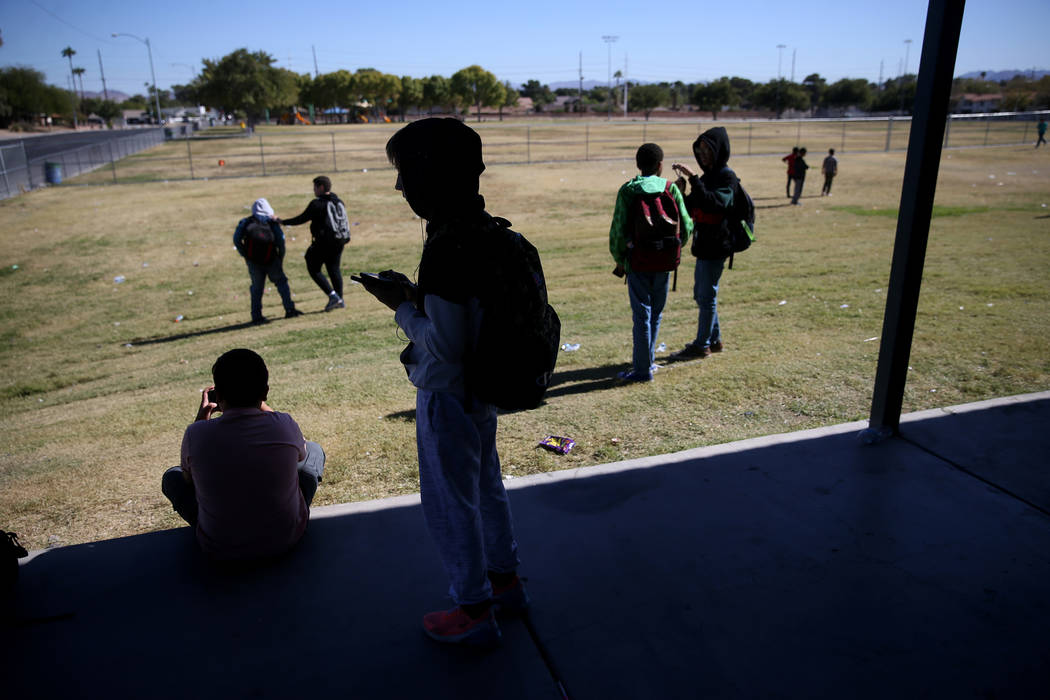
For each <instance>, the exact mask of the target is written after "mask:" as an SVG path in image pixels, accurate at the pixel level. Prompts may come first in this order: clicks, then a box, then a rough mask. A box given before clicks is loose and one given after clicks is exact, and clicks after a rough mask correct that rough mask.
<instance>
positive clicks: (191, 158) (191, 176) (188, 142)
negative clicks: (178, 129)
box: [186, 136, 196, 180]
mask: <svg viewBox="0 0 1050 700" xmlns="http://www.w3.org/2000/svg"><path fill="white" fill-rule="evenodd" d="M186 157H187V158H189V161H190V179H191V180H194V179H196V178H194V177H193V151H192V149H191V148H190V137H189V136H187V137H186Z"/></svg>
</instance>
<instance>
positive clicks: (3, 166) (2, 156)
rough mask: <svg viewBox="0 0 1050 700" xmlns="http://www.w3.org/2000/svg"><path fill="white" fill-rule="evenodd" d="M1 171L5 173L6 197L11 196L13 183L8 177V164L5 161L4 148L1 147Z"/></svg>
mask: <svg viewBox="0 0 1050 700" xmlns="http://www.w3.org/2000/svg"><path fill="white" fill-rule="evenodd" d="M0 171H3V173H4V192H5V195H4V196H5V197H10V196H11V183H10V182H9V181H8V179H7V165H6V163H4V149H3V148H2V147H0Z"/></svg>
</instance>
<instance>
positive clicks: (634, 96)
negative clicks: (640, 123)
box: [627, 84, 671, 121]
mask: <svg viewBox="0 0 1050 700" xmlns="http://www.w3.org/2000/svg"><path fill="white" fill-rule="evenodd" d="M670 101H671V91H670V90H668V89H667V88H666V87H665V86H663V85H656V84H652V85H636V86H633V87H631V88H630V91H629V92H628V93H627V103H628V109H630V110H631V111H633V112H645V119H646V121H648V120H649V115H650V114H652V113H653V110H654V109H656V108H657V107H659V106H661V105H665V104H668V103H669V102H670Z"/></svg>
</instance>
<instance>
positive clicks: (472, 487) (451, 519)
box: [354, 118, 528, 645]
mask: <svg viewBox="0 0 1050 700" xmlns="http://www.w3.org/2000/svg"><path fill="white" fill-rule="evenodd" d="M386 152H387V156H388V157H389V158H390V162H391V163H392V164H393V165H394V167H395V168H396V169H397V173H398V174H397V182H396V184H395V186H394V187H395V189H397V190H398V191H400V192H401V194H402V195H403V196H404V198H405V199H406V200H407V201H408V204H409V206H410V207H411V208H412V211H413V212H415V213H416V215H418V216H419V217H420V218H421V219H423V220H425V221H426V222H427V227H426V230H427V238H426V243H425V244H424V246H423V254H422V258H421V259H420V262H419V268H418V269H419V273H418V274H419V277H418V286H416V285H414V284H412V283H411V281H409V279H408V278H407V277H406V276H405V275H402V274H400V273H395V272H392V271H387V272H384V273H381V274H380V276H378V277H376V276H371V275H364V274H363V275H362V276H361V277H360V278H357V277H355V278H354V279H355V281H356V280H359V281H360V282H361V283H362V284H363V285H364V287H365V290H366V291H368V292H370V293H371V294H373V295H374V296H375V297H376V298H377V299H378V300H379V301H380V302H382V303H383V304H385V305H386V306H387V307H389V308H390V309H391V310H392V311H394V312H395V314H394V319H395V321H396V322H397V325H398V326H399V327H400V328H401V330H402V331H403V332H404V333H405V335H406V336H408V338H409V339H410V340H411V341H412V342H411V343H410V344H409V346H408V347H407V348H406V349H405V350H404V351H403V352H402V353H401V361H402V362H403V363H404V365H405V369H406V370H407V372H408V378H409V381H411V382H412V384H413V385H415V387H416V449H417V452H418V456H419V490H420V500H421V501H422V506H423V515H424V518H425V520H426V525H427V529H428V531H429V533H430V536H431V538H432V539H433V540H434V542H435V543H436V544H437V548H438V552H439V554H440V556H441V560H442V563H443V564H444V568H445V572H446V574H447V575H448V578H449V580H450V588H449V591H450V593H451V595H452V600H453V602H454V603H455V607H452V608H450V609H448V610H439V611H437V612H432V613H429V614H427V615H425V616H424V617H423V631H424V632H425V633H426V634H427V635H428V636H429V637H431V638H432V639H435V640H437V641H439V642H448V643H459V644H470V645H490V644H494V643H495V642H497V641H498V640H499V638H500V630H499V625H498V624H497V622H496V617H495V612H496V611H497V610H499V611H500V612H501V614H507V613H514V612H521V611H523V610H524V609H525V607H526V606H527V605H528V596H527V595H526V592H525V587H524V586H523V585H522V582H521V579H520V578H518V575H517V567H518V545H517V542H516V541H515V539H514V526H513V523H512V519H511V513H510V504H509V502H508V499H507V492H506V490H505V489H504V487H503V480H502V475H501V473H500V462H499V455H498V454H497V453H496V409H495V407H494V406H492V405H491V404H488V403H485V402H484V401H482V400H481V399H479V398H478V397H477V396H476V395H474V394H473V392H471V391H470V390H469V389H468V387H467V385H466V368H467V363H468V362H470V359H469V358H470V354H471V351H472V348H473V347H475V345H476V344H477V342H478V338H479V328H480V327H481V322H482V309H481V305H480V300H479V296H480V294H481V290H480V289H479V285H480V284H481V282H479V280H481V279H482V277H483V275H482V274H481V273H480V271H481V270H482V269H485V268H488V267H491V266H492V263H493V261H492V260H489V259H485V253H483V252H482V251H484V250H486V248H485V246H482V245H480V244H479V236H484V235H487V232H489V231H490V227H491V226H492V225H493V223H494V222H495V223H496V225H500V224H499V221H500V220H498V219H494V218H493V217H491V216H489V214H487V213H486V212H485V200H484V198H483V197H482V196H481V195H480V194H479V193H478V187H479V177H480V175H481V172H482V171H483V170H484V169H485V164H484V162H483V161H482V158H481V138H480V137H479V136H478V134H477V132H475V131H474V130H472V129H471V128H470V127H468V126H466V125H465V124H463V123H462V122H460V121H458V120H456V119H439V118H430V119H421V120H419V121H417V122H413V123H412V124H409V125H408V126H406V127H404V128H402V129H401V130H400V131H398V132H397V133H395V134H394V136H393V137H391V139H390V141H389V142H388V143H387V146H386ZM503 223H506V222H503Z"/></svg>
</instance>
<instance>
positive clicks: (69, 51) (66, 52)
mask: <svg viewBox="0 0 1050 700" xmlns="http://www.w3.org/2000/svg"><path fill="white" fill-rule="evenodd" d="M76 53H77V52H76V51H74V50H73V47H72V46H67V47H66V48H64V49H62V55H63V56H65V57H66V58H68V59H69V77H70V79H71V80H73V81H74V83H73V87H74V91H75V88H76V82H75V81H76V78H74V77H73V56H75V55H76ZM74 102H75V101H74ZM77 126H78V125H77V106H76V104H74V105H73V128H74V129H76V128H77Z"/></svg>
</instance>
